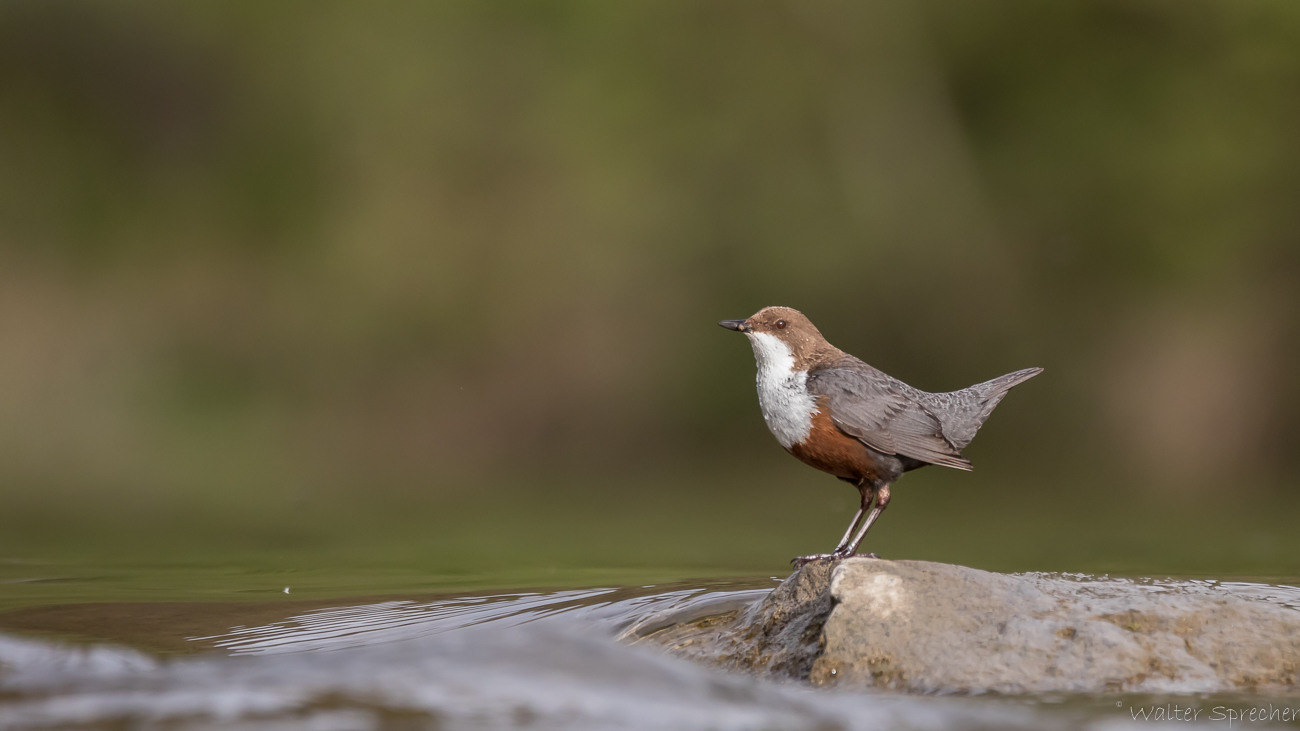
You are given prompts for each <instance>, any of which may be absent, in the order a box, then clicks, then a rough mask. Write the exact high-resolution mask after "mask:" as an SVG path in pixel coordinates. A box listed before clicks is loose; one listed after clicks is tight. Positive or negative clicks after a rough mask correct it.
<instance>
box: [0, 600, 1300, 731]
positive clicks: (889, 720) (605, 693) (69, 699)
mask: <svg viewBox="0 0 1300 731" xmlns="http://www.w3.org/2000/svg"><path fill="white" fill-rule="evenodd" d="M1044 578H1047V577H1046V576H1044ZM1055 578H1060V577H1055ZM1069 578H1074V579H1076V580H1080V581H1081V582H1082V583H1085V584H1086V585H1087V586H1088V590H1089V591H1092V592H1097V593H1099V594H1104V593H1105V592H1107V591H1111V590H1113V588H1108V587H1114V586H1115V584H1116V582H1115V581H1113V580H1096V579H1092V578H1089V577H1069ZM1121 581H1122V580H1121ZM1139 583H1141V585H1143V586H1149V587H1150V590H1151V591H1159V592H1197V593H1200V592H1226V593H1232V594H1235V595H1238V596H1243V597H1249V598H1253V599H1256V600H1260V601H1269V602H1276V603H1281V604H1285V605H1287V606H1292V607H1296V606H1300V589H1296V588H1295V587H1288V586H1267V585H1262V584H1249V583H1242V582H1222V583H1221V582H1175V581H1144V582H1139ZM770 586H771V582H752V583H750V584H749V585H736V584H701V585H695V586H684V585H677V586H672V587H640V588H632V589H589V590H580V591H557V592H545V593H543V592H528V593H514V594H504V595H494V596H460V597H448V598H444V599H439V600H436V601H434V600H427V599H410V600H392V601H381V602H374V603H369V604H355V605H351V606H343V607H333V608H322V609H316V610H313V611H307V612H301V613H300V614H298V615H296V616H293V617H289V618H286V619H283V620H279V621H273V622H267V623H263V624H260V625H258V626H251V627H245V626H238V627H233V628H231V629H230V630H229V631H228V632H225V633H221V634H218V635H211V636H206V637H194V638H192V639H193V640H195V644H204V645H208V646H212V645H215V646H216V647H218V648H221V649H222V650H224V652H221V653H213V652H209V653H207V654H200V655H194V656H181V657H173V658H170V659H160V658H158V657H154V656H151V655H147V654H145V653H141V652H138V651H135V650H131V649H126V648H122V647H117V646H111V645H96V646H82V647H78V646H70V645H64V644H60V643H54V642H48V641H44V640H33V639H24V638H18V637H14V636H7V635H3V634H0V668H2V671H0V729H5V730H8V729H65V728H85V729H100V728H105V729H108V728H112V729H117V728H139V727H144V728H167V729H205V730H207V729H300V728H302V729H316V730H320V731H334V730H337V731H364V730H366V729H385V728H403V729H407V728H411V729H422V728H439V729H495V728H529V729H575V730H577V731H582V730H583V729H612V728H617V729H634V730H635V729H665V730H666V729H686V730H690V729H737V730H739V729H809V730H812V729H828V730H829V729H845V730H849V729H891V728H905V729H954V730H957V731H961V730H962V729H975V728H1000V729H1069V728H1099V729H1100V728H1105V729H1119V728H1146V727H1147V725H1146V724H1144V723H1142V722H1141V721H1138V722H1134V721H1133V720H1132V719H1130V718H1128V717H1127V715H1125V714H1123V713H1121V712H1120V711H1117V710H1116V709H1115V706H1114V703H1115V701H1116V699H1114V698H1104V699H1091V700H1084V701H1079V700H1077V699H1076V700H1074V701H1071V702H1069V703H1064V704H1061V703H1059V702H1053V701H1054V700H1055V701H1060V700H1061V699H1050V698H1041V699H1028V700H1030V701H1034V702H1025V700H1018V699H1006V698H996V697H983V698H935V697H916V696H905V695H900V694H890V693H875V692H865V693H864V692H841V691H826V690H814V689H811V688H806V687H800V686H796V685H789V684H784V685H783V684H778V683H773V682H768V681H763V680H758V679H754V678H750V677H746V676H738V675H726V674H722V673H719V672H716V671H713V670H710V669H707V668H703V667H699V666H696V665H693V664H690V663H688V662H686V661H683V660H679V659H675V658H670V657H666V656H663V655H661V654H658V653H656V652H654V651H651V650H648V649H645V648H640V647H627V646H624V645H620V644H619V643H617V642H615V641H614V638H615V637H617V636H618V635H620V634H622V633H635V632H644V631H650V630H652V629H653V628H655V627H657V626H660V625H663V624H666V623H669V622H672V621H678V620H683V619H690V618H693V617H698V616H702V615H707V614H713V613H719V612H724V611H728V610H729V609H732V608H735V607H738V606H742V605H744V604H747V603H749V602H753V601H755V600H756V599H758V598H760V597H761V596H762V595H763V594H764V593H765V592H766V591H767V590H768V588H767V587H770ZM1121 703H1122V701H1121Z"/></svg>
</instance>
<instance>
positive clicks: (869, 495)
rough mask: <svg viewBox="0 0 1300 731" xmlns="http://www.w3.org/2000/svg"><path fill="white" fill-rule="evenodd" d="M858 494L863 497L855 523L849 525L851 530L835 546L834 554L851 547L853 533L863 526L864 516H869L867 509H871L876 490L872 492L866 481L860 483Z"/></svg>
mask: <svg viewBox="0 0 1300 731" xmlns="http://www.w3.org/2000/svg"><path fill="white" fill-rule="evenodd" d="M858 494H859V495H860V496H861V501H860V503H859V505H858V514H857V515H855V516H853V522H852V523H849V529H848V530H846V531H844V537H843V538H841V539H840V542H839V543H836V544H835V550H834V551H832V553H839V552H840V551H842V550H843V549H844V548H846V547H847V546H848V545H849V539H850V538H852V537H853V533H854V532H855V531H857V529H858V526H859V525H861V524H862V516H864V515H866V514H867V509H868V508H870V507H871V501H872V500H873V499H875V497H876V492H875V490H872V489H871V487H870V486H869V485H867V483H866V480H863V481H862V482H859V483H858Z"/></svg>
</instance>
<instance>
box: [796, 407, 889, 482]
mask: <svg viewBox="0 0 1300 731" xmlns="http://www.w3.org/2000/svg"><path fill="white" fill-rule="evenodd" d="M821 400H822V401H825V400H826V399H825V397H822V399H821ZM819 406H821V408H820V409H819V411H818V413H816V414H814V415H813V419H812V430H811V431H810V432H809V434H808V438H807V439H804V440H803V441H802V442H797V443H795V444H794V446H792V447H790V454H793V455H794V456H796V457H798V458H799V460H800V461H801V462H803V463H804V464H806V465H809V466H810V467H816V468H817V469H819V470H821V471H822V472H829V473H830V474H832V475H835V476H836V477H842V478H844V479H846V480H854V481H857V480H862V479H868V480H875V479H876V478H877V477H878V476H879V469H878V466H877V465H876V462H875V460H874V459H873V458H872V456H871V450H869V449H867V447H866V445H864V444H863V443H862V442H859V441H858V440H857V439H854V438H853V437H851V436H849V435H848V434H845V433H844V432H842V431H840V430H839V428H838V427H836V426H835V422H833V421H832V420H831V417H830V415H829V414H828V413H827V408H826V405H825V404H824V403H823V404H819Z"/></svg>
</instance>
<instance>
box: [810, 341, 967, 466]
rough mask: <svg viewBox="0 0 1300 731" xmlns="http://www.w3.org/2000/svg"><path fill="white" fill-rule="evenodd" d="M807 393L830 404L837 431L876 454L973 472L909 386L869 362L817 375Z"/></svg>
mask: <svg viewBox="0 0 1300 731" xmlns="http://www.w3.org/2000/svg"><path fill="white" fill-rule="evenodd" d="M808 390H809V391H810V392H811V393H812V394H813V395H814V396H825V397H827V398H828V399H830V410H831V419H832V420H833V421H834V422H835V426H837V427H839V428H840V430H841V431H843V432H844V433H845V434H848V435H850V436H852V437H855V438H856V439H858V440H859V441H861V442H862V443H863V444H866V445H867V446H869V447H871V448H872V449H875V450H876V451H878V452H883V453H885V454H901V455H903V456H905V457H911V458H913V459H918V460H921V461H922V462H929V463H930V464H938V465H943V466H945V467H955V468H957V469H960V470H969V469H971V463H970V462H969V461H968V460H966V458H964V457H962V456H961V452H960V451H958V449H957V448H956V447H955V446H953V444H952V443H951V442H949V441H948V439H947V438H946V437H944V435H943V425H942V424H941V423H940V422H939V419H938V418H936V417H935V415H934V414H932V413H930V412H929V411H928V410H926V408H925V407H924V406H922V405H921V403H920V402H919V401H918V400H917V399H916V398H913V396H912V395H911V394H910V393H908V391H910V390H911V389H910V387H908V386H906V385H905V384H902V383H899V382H898V381H895V380H894V379H892V378H890V377H889V376H887V375H885V374H884V373H881V372H880V371H877V370H876V369H874V368H871V367H870V366H868V365H866V364H865V363H863V364H862V367H861V368H857V367H848V368H844V367H835V368H826V369H823V370H818V371H813V372H812V373H810V374H809V376H808ZM918 395H919V393H918Z"/></svg>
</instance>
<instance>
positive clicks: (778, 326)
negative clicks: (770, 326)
mask: <svg viewBox="0 0 1300 731" xmlns="http://www.w3.org/2000/svg"><path fill="white" fill-rule="evenodd" d="M776 329H777V330H784V329H785V320H777V321H776Z"/></svg>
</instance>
